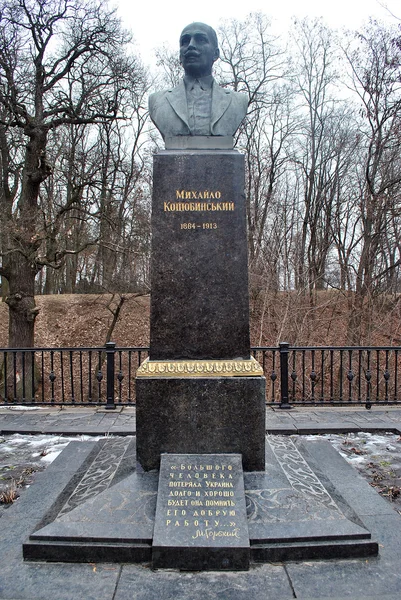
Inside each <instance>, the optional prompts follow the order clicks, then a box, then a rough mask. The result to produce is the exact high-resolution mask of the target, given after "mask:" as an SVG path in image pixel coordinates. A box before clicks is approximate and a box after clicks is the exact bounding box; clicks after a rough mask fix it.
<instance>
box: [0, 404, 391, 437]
mask: <svg viewBox="0 0 401 600" xmlns="http://www.w3.org/2000/svg"><path fill="white" fill-rule="evenodd" d="M266 412H267V414H266V431H267V433H273V434H300V435H308V434H313V433H357V432H358V431H366V432H378V431H391V432H393V433H399V434H400V435H401V408H398V407H394V408H392V407H388V408H386V409H383V408H382V407H373V408H372V409H371V410H366V409H364V408H359V407H358V408H356V407H350V408H348V407H346V408H339V407H327V408H326V407H325V408H293V409H291V410H280V409H279V408H273V409H272V408H267V411H266ZM135 432H136V415H135V408H134V407H124V408H122V409H116V410H105V409H103V408H102V409H99V408H92V407H77V408H60V407H54V408H53V407H50V408H37V409H29V410H23V409H20V408H15V407H4V408H1V407H0V433H1V434H2V435H8V434H13V433H21V434H35V433H46V434H51V433H54V434H58V435H60V434H65V435H81V434H85V435H134V434H135Z"/></svg>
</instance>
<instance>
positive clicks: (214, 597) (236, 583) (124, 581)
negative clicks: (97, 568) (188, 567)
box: [114, 564, 294, 600]
mask: <svg viewBox="0 0 401 600" xmlns="http://www.w3.org/2000/svg"><path fill="white" fill-rule="evenodd" d="M128 598H129V599H130V600H161V598H162V599H163V600H178V599H179V600H194V598H205V599H206V598H207V600H250V598H252V600H267V599H268V598H272V599H273V598H274V599H275V600H287V599H290V598H291V599H293V598H294V596H293V594H292V590H291V586H290V584H289V581H288V578H287V576H286V573H285V570H284V568H283V567H282V566H278V565H272V564H268V565H261V566H254V567H251V569H250V571H247V572H236V573H229V574H227V573H222V572H220V573H219V572H213V573H212V572H204V573H180V572H178V571H151V570H150V568H148V567H146V566H142V565H125V566H124V567H123V570H122V574H121V578H120V580H119V582H118V586H117V592H116V595H115V598H114V600H127V599H128Z"/></svg>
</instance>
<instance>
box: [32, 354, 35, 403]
mask: <svg viewBox="0 0 401 600" xmlns="http://www.w3.org/2000/svg"><path fill="white" fill-rule="evenodd" d="M31 383H32V386H31V401H32V403H34V402H35V350H32V352H31Z"/></svg>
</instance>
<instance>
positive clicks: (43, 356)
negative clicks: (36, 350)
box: [40, 350, 45, 402]
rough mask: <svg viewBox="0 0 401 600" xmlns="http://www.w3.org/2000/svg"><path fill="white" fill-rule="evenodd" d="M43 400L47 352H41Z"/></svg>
mask: <svg viewBox="0 0 401 600" xmlns="http://www.w3.org/2000/svg"><path fill="white" fill-rule="evenodd" d="M40 362H41V369H40V372H41V378H42V402H44V401H45V353H44V352H43V350H42V352H41V361H40Z"/></svg>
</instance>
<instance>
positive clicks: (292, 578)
mask: <svg viewBox="0 0 401 600" xmlns="http://www.w3.org/2000/svg"><path fill="white" fill-rule="evenodd" d="M266 428H267V431H268V432H270V433H299V434H302V433H305V434H310V433H323V432H351V431H352V432H355V431H361V430H363V431H389V430H390V431H393V432H398V433H401V408H388V409H383V408H372V409H371V410H370V411H367V410H365V409H362V408H361V409H359V408H358V409H355V408H352V409H343V408H341V409H340V408H322V409H318V408H316V409H313V408H312V409H303V408H296V409H293V410H291V411H281V410H279V409H270V408H269V409H268V410H267V418H266ZM135 429H136V427H135V409H134V408H125V409H123V410H122V411H121V412H117V411H116V412H111V411H107V412H106V411H101V410H96V409H93V408H74V409H59V408H42V409H37V410H16V409H15V408H10V407H7V408H0V431H1V433H2V434H3V435H4V434H11V433H31V434H35V433H56V434H59V435H60V434H62V433H64V434H69V435H74V434H76V435H78V434H96V435H101V434H115V435H131V434H134V433H135ZM322 443H324V442H322ZM333 452H334V451H333ZM78 454H79V452H78ZM332 460H333V461H334V462H336V461H339V460H340V459H339V455H337V454H336V453H335V452H334V453H333V456H332ZM322 468H323V469H324V459H322ZM341 469H343V475H342V477H341V481H339V482H337V483H338V484H341V485H342V487H343V488H344V490H348V493H349V494H351V495H352V494H353V489H354V487H353V482H354V481H355V478H358V475H357V474H356V472H355V471H354V470H353V468H352V467H351V466H350V465H347V464H346V463H345V462H344V461H341ZM70 471H71V472H72V471H74V469H73V465H72V466H71V465H70V466H69V465H65V464H63V465H62V468H57V465H56V464H55V463H54V465H52V468H50V467H49V469H47V470H46V471H44V472H43V473H40V474H38V475H37V478H36V482H35V483H34V484H33V485H32V486H31V487H30V489H29V490H27V493H26V494H24V495H22V496H21V498H20V499H19V500H18V502H16V503H15V505H13V506H12V507H11V508H10V509H8V510H7V515H4V516H3V518H2V519H1V521H2V528H1V531H0V599H1V600H91V599H93V600H194V598H198V597H200V598H202V599H203V600H249V599H250V598H252V600H290V599H292V598H302V599H303V600H328V599H330V600H345V599H346V598H347V599H352V600H362V599H363V600H377V599H378V598H380V600H390V599H391V600H394V598H397V597H399V594H400V589H401V516H400V515H399V514H398V513H397V512H396V511H395V510H394V509H393V507H392V506H391V504H390V503H388V502H387V501H385V500H384V499H382V498H380V497H379V496H378V495H377V494H376V492H375V491H374V490H373V488H371V487H370V486H369V485H368V484H367V483H366V484H365V483H364V484H363V485H364V488H363V489H364V493H363V494H356V495H357V498H356V499H355V500H356V502H357V503H362V504H363V505H364V506H365V511H364V513H363V520H364V522H365V523H366V526H367V527H368V528H369V530H370V531H371V532H372V536H373V538H374V539H375V540H377V541H378V542H379V545H380V554H379V556H378V557H370V558H361V559H344V560H326V561H319V560H308V561H294V562H288V563H285V564H283V563H277V564H261V565H252V567H251V569H250V570H249V571H248V572H244V573H242V572H236V573H222V572H217V573H213V572H204V573H179V572H177V571H152V570H151V569H150V568H149V565H127V564H106V563H100V564H69V563H40V562H32V563H27V562H24V561H23V559H22V543H23V542H24V541H25V540H26V539H27V538H28V536H29V535H30V533H31V532H32V531H33V528H34V527H35V525H37V523H38V521H39V519H41V518H42V516H43V511H44V510H45V509H46V506H47V505H48V506H47V509H48V510H51V506H52V502H53V499H52V497H51V495H49V494H48V493H46V492H45V493H44V490H50V489H52V486H53V487H55V488H56V487H57V489H59V487H60V485H61V484H62V482H63V481H64V480H65V481H67V480H69V479H70V478H71V473H70ZM49 480H50V481H49ZM46 482H47V483H46ZM359 485H360V484H359ZM356 487H358V486H355V489H356ZM370 503H373V504H372V505H374V506H375V507H376V509H375V510H376V513H373V512H369V510H370V509H369V506H370ZM378 503H379V504H380V507H379V508H380V510H379V515H377V506H378Z"/></svg>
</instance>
